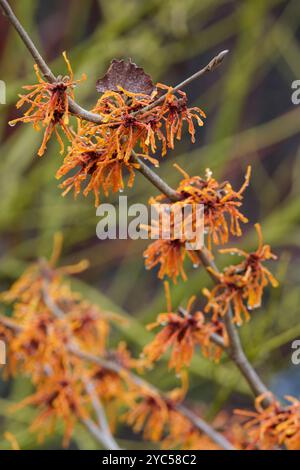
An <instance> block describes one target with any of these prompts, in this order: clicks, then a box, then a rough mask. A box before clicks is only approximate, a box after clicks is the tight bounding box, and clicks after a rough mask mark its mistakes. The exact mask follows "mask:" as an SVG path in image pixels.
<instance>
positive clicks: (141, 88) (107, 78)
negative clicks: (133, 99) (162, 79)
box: [96, 59, 155, 95]
mask: <svg viewBox="0 0 300 470" xmlns="http://www.w3.org/2000/svg"><path fill="white" fill-rule="evenodd" d="M118 87H122V88H124V90H126V91H129V92H132V93H142V94H145V95H151V93H152V92H153V90H154V89H155V86H154V84H153V82H152V79H151V77H150V75H148V74H147V73H145V72H144V69H143V68H142V67H138V66H137V65H136V64H135V63H133V62H131V59H129V61H126V60H123V59H122V60H117V59H113V60H112V61H111V64H110V67H109V69H108V70H107V72H106V74H105V75H104V76H103V77H102V78H100V79H99V80H98V81H97V85H96V89H97V91H99V92H100V93H104V92H105V91H108V90H109V91H120V89H119V88H118Z"/></svg>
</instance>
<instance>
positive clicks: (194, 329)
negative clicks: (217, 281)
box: [144, 283, 226, 372]
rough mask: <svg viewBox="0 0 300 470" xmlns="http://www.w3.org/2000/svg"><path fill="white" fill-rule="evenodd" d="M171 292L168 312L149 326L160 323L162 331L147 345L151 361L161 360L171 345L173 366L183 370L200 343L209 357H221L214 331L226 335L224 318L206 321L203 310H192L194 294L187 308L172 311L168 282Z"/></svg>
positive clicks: (168, 297)
mask: <svg viewBox="0 0 300 470" xmlns="http://www.w3.org/2000/svg"><path fill="white" fill-rule="evenodd" d="M165 289H166V296H167V306H168V309H167V313H161V314H160V315H159V316H158V318H157V320H156V322H154V323H152V324H150V325H148V329H153V328H157V327H160V328H161V331H160V332H159V333H158V334H157V335H156V337H155V338H154V340H153V341H152V342H151V343H150V344H148V345H147V346H146V347H145V348H144V355H145V356H146V358H147V361H148V362H149V364H152V363H153V362H155V361H157V360H158V359H159V358H160V357H161V356H162V355H163V354H164V353H165V352H166V351H167V350H168V349H171V357H170V361H169V368H174V369H175V370H176V372H179V371H180V370H181V368H182V367H184V366H189V365H190V362H191V360H192V357H193V353H194V349H195V346H196V345H199V346H200V348H201V350H202V353H203V354H204V356H206V357H212V358H214V359H215V360H218V359H219V358H220V356H221V354H222V349H220V348H219V347H218V346H216V345H215V344H214V343H213V342H212V341H211V336H212V334H213V333H218V334H220V335H221V336H222V337H224V338H226V335H225V331H224V328H223V325H222V323H221V322H218V321H215V322H205V318H204V315H203V313H202V312H199V311H196V312H195V313H191V309H192V305H193V303H194V301H195V297H192V298H191V299H190V300H189V302H188V305H187V308H186V309H182V308H179V309H178V311H177V312H173V311H172V306H171V299H170V293H169V285H168V283H165Z"/></svg>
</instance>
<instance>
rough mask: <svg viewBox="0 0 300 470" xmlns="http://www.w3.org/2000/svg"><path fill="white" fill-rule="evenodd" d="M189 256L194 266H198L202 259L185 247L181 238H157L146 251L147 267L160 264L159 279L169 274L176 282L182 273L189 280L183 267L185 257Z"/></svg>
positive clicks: (150, 267)
mask: <svg viewBox="0 0 300 470" xmlns="http://www.w3.org/2000/svg"><path fill="white" fill-rule="evenodd" d="M186 256H188V258H190V260H191V261H192V262H193V265H194V266H198V265H199V263H200V260H199V258H198V256H197V253H196V252H195V251H193V250H187V249H186V248H185V242H181V241H180V240H176V239H175V240H156V241H155V242H153V243H151V244H150V245H149V246H148V247H147V248H146V250H145V251H144V258H145V266H146V269H152V268H154V267H155V266H157V265H160V268H159V271H158V277H159V279H163V278H164V277H165V276H168V277H169V278H171V279H172V280H173V282H174V283H175V284H176V279H177V277H178V276H179V275H180V276H181V277H182V279H183V280H184V281H186V280H187V276H186V273H185V271H184V268H183V263H184V260H185V257H186Z"/></svg>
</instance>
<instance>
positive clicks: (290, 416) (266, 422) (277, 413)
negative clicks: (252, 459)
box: [236, 394, 300, 450]
mask: <svg viewBox="0 0 300 470" xmlns="http://www.w3.org/2000/svg"><path fill="white" fill-rule="evenodd" d="M268 397H269V398H270V397H271V398H272V400H271V403H270V404H269V405H268V406H263V405H262V402H263V401H264V399H265V398H266V395H261V396H260V397H258V398H257V399H256V400H255V408H256V411H245V410H236V413H237V414H239V415H240V416H244V417H246V418H248V420H247V422H246V424H245V429H246V430H247V432H248V434H249V438H250V440H251V443H252V445H253V446H255V447H256V448H258V449H263V450H274V449H276V448H280V447H281V446H282V445H285V446H286V447H287V449H289V450H300V402H299V400H297V399H296V398H294V397H291V396H286V397H285V398H286V400H287V401H288V402H290V404H289V405H282V404H281V403H279V402H278V400H276V399H275V398H274V397H273V396H272V395H271V394H268Z"/></svg>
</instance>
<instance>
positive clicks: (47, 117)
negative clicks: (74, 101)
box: [9, 52, 86, 156]
mask: <svg viewBox="0 0 300 470" xmlns="http://www.w3.org/2000/svg"><path fill="white" fill-rule="evenodd" d="M63 57H64V60H65V62H66V64H67V68H68V72H69V76H66V77H58V78H57V79H56V81H55V82H53V83H48V82H47V81H45V80H44V79H43V78H42V77H41V75H40V71H39V69H38V66H37V65H35V66H34V69H35V73H36V76H37V79H38V83H37V84H36V85H25V86H24V87H23V88H24V89H25V90H28V91H29V93H28V94H27V95H19V96H20V99H19V101H18V102H17V105H16V106H17V108H21V107H22V106H23V105H25V104H28V105H29V108H28V110H27V111H26V112H25V113H24V116H23V117H20V118H18V119H14V120H13V121H10V123H9V124H10V125H11V126H14V125H15V124H16V123H17V122H25V123H27V122H31V123H32V124H33V127H34V129H35V130H37V131H39V130H40V125H42V127H44V128H45V132H44V137H43V142H42V145H41V147H40V149H39V151H38V155H39V156H42V155H43V154H44V153H45V150H46V147H47V142H48V141H49V139H50V137H51V135H52V134H53V132H54V133H55V135H56V137H57V140H58V142H59V144H60V147H61V152H60V153H63V152H64V144H63V141H62V139H61V136H60V135H59V132H58V129H57V127H58V126H60V127H61V129H62V130H63V132H64V134H65V135H66V136H67V138H68V140H72V133H71V130H70V129H69V126H68V124H69V102H68V98H74V87H75V86H76V83H79V82H80V81H81V80H84V79H85V78H86V77H85V75H83V76H82V79H81V80H74V74H73V71H72V68H71V65H70V62H69V60H68V59H67V56H66V53H65V52H63Z"/></svg>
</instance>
